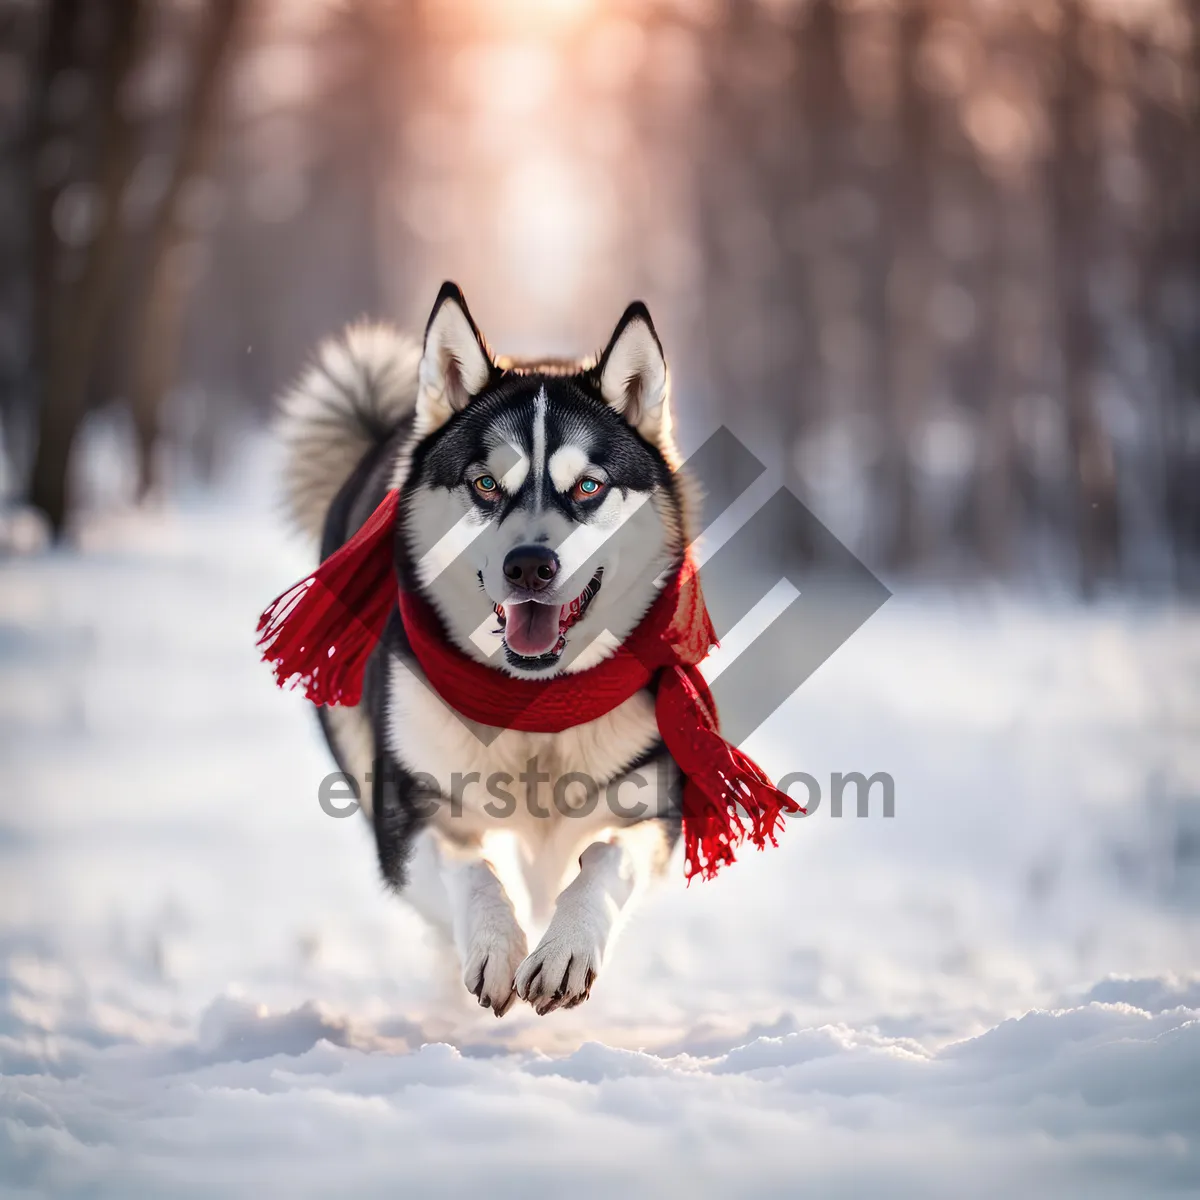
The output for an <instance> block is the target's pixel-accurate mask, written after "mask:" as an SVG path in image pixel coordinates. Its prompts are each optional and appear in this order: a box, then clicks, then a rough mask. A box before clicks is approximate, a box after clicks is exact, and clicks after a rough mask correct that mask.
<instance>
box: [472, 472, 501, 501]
mask: <svg viewBox="0 0 1200 1200" xmlns="http://www.w3.org/2000/svg"><path fill="white" fill-rule="evenodd" d="M475 490H476V491H477V492H482V493H483V494H484V495H485V496H490V495H491V494H492V493H493V492H494V491H495V490H496V481H495V480H494V479H493V478H492V477H491V476H490V475H480V477H479V478H478V479H477V480H475Z"/></svg>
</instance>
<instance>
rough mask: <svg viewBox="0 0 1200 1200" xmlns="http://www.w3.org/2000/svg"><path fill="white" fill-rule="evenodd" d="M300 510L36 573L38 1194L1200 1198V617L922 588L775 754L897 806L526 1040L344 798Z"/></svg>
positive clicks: (669, 892)
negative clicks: (315, 661) (484, 1005)
mask: <svg viewBox="0 0 1200 1200" xmlns="http://www.w3.org/2000/svg"><path fill="white" fill-rule="evenodd" d="M263 493H264V489H256V490H255V491H254V492H253V493H252V494H251V495H250V496H249V497H247V496H245V495H238V496H236V497H230V498H228V499H226V500H225V501H224V502H223V503H222V504H221V505H215V504H213V503H209V504H207V505H204V504H192V505H189V506H185V508H184V509H183V511H181V512H177V513H175V514H174V515H172V516H170V517H165V516H164V517H157V518H149V517H140V518H130V519H126V520H112V519H110V520H107V521H103V522H96V523H92V524H91V525H89V526H88V527H87V528H85V530H84V533H83V548H82V550H80V551H78V552H74V553H54V554H42V555H36V556H33V557H21V558H10V559H8V560H4V561H0V758H2V761H3V765H4V772H3V794H2V797H0V964H2V966H0V1194H3V1195H13V1196H18V1195H28V1196H46V1195H53V1196H76V1195H77V1196H83V1195H86V1196H89V1197H99V1196H104V1197H107V1196H112V1197H122V1198H124V1197H130V1196H155V1197H171V1196H209V1195H220V1196H243V1195H244V1196H251V1195H254V1196H258V1195H262V1194H281V1195H330V1194H343V1193H344V1194H351V1195H357V1196H376V1195H380V1196H382V1195H384V1194H387V1195H395V1194H397V1193H398V1194H401V1195H429V1194H466V1195H473V1196H479V1195H487V1196H501V1195H503V1196H507V1195H521V1196H528V1195H529V1194H530V1192H531V1191H532V1190H534V1189H538V1188H561V1189H562V1190H563V1191H564V1192H565V1193H567V1194H570V1195H571V1196H573V1197H578V1196H593V1195H611V1194H616V1193H633V1194H651V1195H664V1194H665V1195H684V1194H687V1195H696V1196H700V1195H722V1194H729V1193H735V1194H739V1195H779V1196H783V1195H787V1196H794V1195H799V1194H810V1195H814V1196H821V1197H827V1196H861V1195H865V1194H871V1193H876V1192H877V1193H880V1194H886V1195H890V1196H897V1195H912V1196H941V1195H945V1196H962V1195H964V1194H966V1195H972V1196H990V1195H997V1196H999V1195H1005V1196H1008V1195H1013V1194H1022V1195H1046V1196H1049V1195H1053V1196H1087V1197H1097V1196H1149V1195H1156V1194H1164V1195H1165V1194H1196V1193H1197V1191H1198V1190H1200V1137H1198V1134H1197V1130H1200V1023H1197V1020H1196V1018H1197V1014H1198V1012H1200V977H1198V976H1197V974H1196V972H1197V971H1198V970H1200V932H1198V930H1200V923H1198V920H1197V918H1198V917H1200V738H1197V736H1196V734H1197V730H1198V728H1200V612H1195V611H1181V610H1177V609H1170V608H1155V609H1146V608H1134V607H1130V606H1124V605H1121V604H1115V603H1114V604H1102V605H1100V606H1098V607H1096V608H1094V609H1091V610H1088V611H1078V610H1075V609H1072V608H1070V607H1068V606H1059V607H1055V606H1032V605H1030V604H1027V603H1023V602H1017V601H1014V600H1012V599H1000V598H997V597H994V596H987V595H978V594H977V595H973V596H972V597H971V598H970V599H969V600H968V599H963V598H962V597H959V598H958V599H953V598H949V597H946V596H936V595H922V596H911V595H905V594H904V593H903V591H901V593H900V594H899V595H897V596H896V597H895V599H894V600H892V601H891V602H889V604H887V605H886V606H885V607H884V608H883V609H882V610H881V611H880V612H879V613H878V614H877V615H876V616H875V617H874V618H872V620H871V621H870V622H869V623H868V624H867V626H866V627H865V628H864V629H863V630H862V631H860V632H859V633H858V634H857V635H856V636H855V637H854V638H853V639H851V641H850V642H849V643H848V644H847V645H846V646H845V647H843V649H842V650H840V651H839V652H838V653H837V654H836V655H835V656H834V658H833V659H831V660H830V661H829V662H828V663H826V664H825V665H824V666H823V667H822V668H821V669H820V670H819V671H818V672H817V674H816V675H815V676H814V677H813V678H812V679H811V680H810V681H809V682H808V683H807V684H806V685H805V686H804V687H803V688H802V689H801V690H800V692H799V693H798V694H797V696H796V697H795V698H794V699H793V700H792V702H791V703H790V704H789V705H788V706H786V708H785V709H784V710H782V711H781V712H780V713H779V714H778V715H777V717H776V718H775V720H774V721H773V722H772V723H771V725H770V726H769V727H768V728H766V729H765V730H763V731H762V732H761V735H760V737H759V740H758V742H757V751H758V753H759V756H760V758H761V759H762V760H763V761H764V763H765V764H766V765H767V766H768V767H770V768H772V769H773V770H775V771H776V772H777V773H782V772H784V771H787V770H798V769H802V770H807V771H809V772H811V773H812V774H813V775H815V776H816V777H817V778H818V779H823V780H828V778H829V776H830V774H831V772H833V771H839V770H840V771H849V770H861V771H864V772H866V773H867V774H870V773H872V772H874V771H887V772H889V773H890V774H891V775H892V776H893V777H894V779H895V781H896V815H895V817H894V818H892V819H891V820H887V819H884V818H883V817H882V816H881V815H880V813H879V811H878V808H876V810H875V811H874V812H873V813H872V814H871V815H870V816H868V817H867V818H865V819H861V820H860V819H858V818H856V817H855V816H854V815H853V809H852V808H850V809H849V810H848V812H847V815H846V816H844V817H842V818H841V819H840V820H839V819H835V818H833V817H832V816H831V815H830V812H829V805H828V801H826V803H825V804H824V805H823V806H822V809H821V811H820V812H818V813H817V814H816V815H815V816H813V817H811V818H809V819H808V820H806V821H797V822H796V823H795V824H793V825H791V826H790V827H789V829H788V831H787V834H786V837H785V842H784V845H783V846H782V847H781V848H780V849H779V850H778V851H774V852H771V853H768V854H764V855H762V856H756V855H753V854H751V855H749V856H748V857H746V858H745V859H744V860H743V861H742V862H741V863H739V865H738V866H737V867H735V868H734V869H733V870H731V871H729V872H728V873H727V874H726V875H725V876H723V877H722V878H721V879H720V880H718V881H717V882H715V883H713V884H708V885H703V884H696V885H694V886H693V887H692V888H691V889H690V890H685V889H684V887H683V883H682V875H681V873H680V872H678V871H676V872H674V873H673V875H672V880H671V883H670V885H669V886H666V887H664V888H663V889H662V890H661V891H660V892H659V893H658V894H657V895H656V896H654V897H653V898H652V899H651V900H650V901H649V903H648V904H647V905H646V906H645V907H644V908H643V909H642V910H641V911H640V913H639V914H638V916H637V917H636V918H635V921H634V923H633V924H632V925H631V927H630V928H629V930H628V931H627V933H626V935H625V938H624V940H623V941H622V943H621V944H620V945H619V947H618V950H617V953H616V956H615V958H614V959H613V961H612V963H611V965H610V966H609V967H608V969H607V970H606V972H605V973H604V975H603V976H602V977H601V980H600V982H599V983H598V984H597V986H596V989H595V991H594V993H593V998H592V999H591V1001H590V1002H589V1003H588V1004H587V1005H585V1006H583V1007H582V1008H580V1009H578V1010H575V1011H573V1012H568V1013H563V1012H559V1013H555V1014H553V1015H551V1016H550V1017H547V1018H544V1019H539V1018H537V1017H535V1016H534V1015H533V1014H532V1013H531V1012H530V1011H529V1010H528V1009H525V1010H514V1011H513V1012H512V1013H510V1014H509V1016H507V1017H506V1018H505V1019H504V1020H502V1021H496V1020H495V1019H494V1018H493V1017H492V1016H491V1014H490V1013H487V1012H484V1011H482V1010H480V1009H478V1008H475V1007H473V1005H471V1004H468V1003H466V1002H465V1001H466V997H465V995H464V994H463V993H462V989H461V988H460V987H459V986H458V985H457V984H456V983H455V982H454V981H453V978H452V975H451V972H450V969H449V967H448V965H447V963H446V961H445V959H444V957H443V956H442V953H441V951H440V950H439V949H438V947H437V946H436V945H434V944H433V943H432V942H431V941H430V940H429V938H428V936H427V935H426V933H425V932H424V930H423V928H422V926H421V925H420V923H419V921H418V920H417V919H416V918H415V917H414V916H413V915H411V914H410V913H408V912H406V911H405V910H404V909H403V908H401V907H400V906H399V905H398V904H397V903H396V902H395V901H393V900H391V899H389V898H388V897H386V896H385V895H384V893H383V891H382V889H381V887H380V886H379V884H378V883H377V880H376V875H375V866H374V854H373V848H372V845H371V841H370V837H369V834H368V830H367V829H366V827H365V824H364V823H363V822H362V821H361V819H358V818H355V819H350V820H334V819H331V818H330V817H328V816H326V815H325V814H324V813H323V812H322V811H321V809H320V807H319V806H318V803H317V798H316V789H317V784H318V782H319V781H320V779H321V778H322V776H323V775H324V774H325V773H326V772H327V771H328V770H329V769H330V767H329V764H328V762H327V758H326V754H325V751H324V749H323V746H322V744H321V741H320V738H319V735H318V733H317V730H316V726H315V723H314V721H313V719H312V716H311V713H309V712H307V711H305V705H304V702H303V701H302V700H301V699H300V698H298V697H296V696H294V695H281V694H279V693H278V692H276V691H275V690H274V689H273V687H272V686H271V681H270V678H269V674H268V672H267V670H266V669H265V668H264V667H262V666H261V665H260V664H259V663H258V662H257V659H256V656H255V653H254V650H253V647H252V640H253V639H252V631H253V624H254V618H255V616H256V614H257V612H258V610H259V609H260V608H261V607H262V605H263V603H264V601H266V600H267V599H269V598H270V597H271V596H272V595H274V594H275V592H276V591H278V590H279V588H280V587H281V586H283V585H284V584H285V583H287V582H290V581H291V579H292V577H293V575H294V574H296V573H298V572H299V571H300V570H301V569H303V567H304V566H305V565H306V562H305V558H304V553H303V550H302V548H301V547H299V546H297V545H287V544H283V543H281V542H280V538H279V533H278V530H277V529H276V527H275V526H274V525H273V524H272V522H271V520H270V519H269V517H268V516H266V515H264V514H265V513H266V512H267V506H266V504H265V502H263V501H262V495H263Z"/></svg>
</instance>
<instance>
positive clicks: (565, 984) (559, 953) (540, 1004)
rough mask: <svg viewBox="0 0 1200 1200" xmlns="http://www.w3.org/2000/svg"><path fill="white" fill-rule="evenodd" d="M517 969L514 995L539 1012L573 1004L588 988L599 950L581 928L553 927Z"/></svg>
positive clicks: (596, 969)
mask: <svg viewBox="0 0 1200 1200" xmlns="http://www.w3.org/2000/svg"><path fill="white" fill-rule="evenodd" d="M555 924H557V922H551V925H550V928H549V929H548V930H546V936H545V937H544V938H542V940H541V941H540V942H539V943H538V944H537V948H536V949H535V950H534V952H533V953H532V954H531V955H530V956H529V957H528V958H527V959H526V960H525V961H524V962H523V963H522V964H521V965H520V967H519V968H518V969H517V995H518V996H520V997H521V999H522V1000H528V1001H529V1003H530V1004H532V1005H533V1007H534V1008H535V1009H536V1010H537V1012H538V1015H539V1016H543V1017H544V1016H545V1015H546V1014H547V1013H549V1012H553V1011H554V1010H555V1009H556V1008H574V1007H575V1006H576V1005H577V1004H582V1003H583V1002H584V1001H585V1000H586V999H587V998H588V996H590V995H591V992H592V984H593V983H595V981H596V975H597V973H598V972H599V970H600V960H601V957H602V955H603V950H602V949H601V946H600V944H599V941H598V939H596V938H594V937H592V936H590V935H589V934H588V933H587V932H586V930H585V929H583V928H577V929H571V928H570V927H569V926H568V927H567V928H561V929H555Z"/></svg>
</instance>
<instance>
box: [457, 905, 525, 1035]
mask: <svg viewBox="0 0 1200 1200" xmlns="http://www.w3.org/2000/svg"><path fill="white" fill-rule="evenodd" d="M528 948H529V947H528V943H527V942H526V941H525V934H524V932H523V931H522V929H521V927H520V926H519V925H518V924H517V923H516V921H511V922H510V923H494V922H488V923H487V924H486V925H483V926H481V927H480V928H478V929H476V930H475V932H474V935H473V936H472V938H471V940H470V942H469V943H468V947H467V953H466V955H465V959H464V962H463V983H464V984H466V987H467V991H469V992H470V993H471V995H472V996H474V997H475V998H476V999H477V1000H478V1001H479V1003H480V1005H481V1006H482V1007H483V1008H490V1009H491V1010H492V1012H493V1013H495V1014H496V1016H498V1017H502V1016H504V1014H505V1013H506V1012H508V1010H509V1009H510V1008H511V1007H512V1004H513V1001H514V1000H515V999H516V998H517V992H516V985H515V978H516V972H517V968H518V967H519V966H520V965H521V960H522V959H523V958H524V957H525V955H526V953H527V952H528Z"/></svg>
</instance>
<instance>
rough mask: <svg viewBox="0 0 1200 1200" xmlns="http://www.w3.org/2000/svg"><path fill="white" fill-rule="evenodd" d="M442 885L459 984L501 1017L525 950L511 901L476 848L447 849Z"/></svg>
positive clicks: (512, 994)
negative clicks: (458, 965)
mask: <svg viewBox="0 0 1200 1200" xmlns="http://www.w3.org/2000/svg"><path fill="white" fill-rule="evenodd" d="M442 880H443V882H444V883H445V885H446V893H447V895H448V897H449V899H450V915H451V922H452V927H453V930H454V944H455V946H456V947H457V948H458V956H459V960H460V961H461V963H462V967H463V983H464V984H466V987H467V990H468V991H469V992H470V993H471V994H472V995H473V996H476V997H478V999H479V1003H480V1004H481V1005H482V1006H483V1007H484V1008H490V1009H491V1010H492V1012H494V1013H495V1014H496V1016H498V1017H502V1016H504V1014H505V1013H506V1012H508V1010H509V1008H510V1007H512V1003H513V1001H514V1000H515V999H516V995H517V993H516V989H515V984H514V979H515V976H516V971H517V967H518V966H519V965H520V963H521V960H522V959H523V958H524V957H525V955H526V953H527V950H528V943H527V942H526V940H525V931H524V930H523V929H522V928H521V926H520V924H519V922H518V921H517V918H516V914H515V913H514V912H513V906H512V901H511V900H509V898H508V894H507V893H506V892H505V890H504V885H503V884H501V882H500V880H499V879H498V878H497V877H496V872H495V870H494V869H493V867H492V864H491V863H490V862H488V860H487V859H486V858H484V857H483V854H482V851H481V850H479V848H478V847H463V846H454V847H448V848H445V849H444V851H443V855H442Z"/></svg>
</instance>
